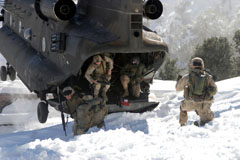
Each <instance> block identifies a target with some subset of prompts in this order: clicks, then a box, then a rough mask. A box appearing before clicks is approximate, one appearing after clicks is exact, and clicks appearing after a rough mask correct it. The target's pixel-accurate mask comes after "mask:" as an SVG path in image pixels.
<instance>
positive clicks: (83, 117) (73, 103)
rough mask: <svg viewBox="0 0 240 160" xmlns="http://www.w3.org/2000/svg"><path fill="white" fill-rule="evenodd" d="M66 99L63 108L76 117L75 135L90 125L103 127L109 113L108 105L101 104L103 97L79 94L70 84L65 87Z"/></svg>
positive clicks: (85, 130) (84, 130)
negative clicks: (94, 97) (95, 97)
mask: <svg viewBox="0 0 240 160" xmlns="http://www.w3.org/2000/svg"><path fill="white" fill-rule="evenodd" d="M63 95H64V97H65V98H66V101H64V102H63V110H64V111H66V110H67V111H68V113H69V114H70V115H71V117H72V118H73V119H74V125H73V127H72V130H73V133H74V135H81V134H84V133H86V132H87V131H88V129H89V128H90V127H93V126H97V127H98V128H101V127H102V126H104V125H105V123H104V118H105V116H106V115H107V114H108V109H107V107H106V105H104V104H101V102H102V99H101V98H97V99H93V98H92V96H90V95H81V96H79V95H78V94H77V93H76V92H75V90H74V89H73V88H72V87H70V86H68V87H65V88H64V89H63Z"/></svg>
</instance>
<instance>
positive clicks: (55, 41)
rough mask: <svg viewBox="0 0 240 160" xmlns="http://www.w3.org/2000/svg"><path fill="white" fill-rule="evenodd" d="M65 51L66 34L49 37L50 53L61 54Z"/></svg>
mask: <svg viewBox="0 0 240 160" xmlns="http://www.w3.org/2000/svg"><path fill="white" fill-rule="evenodd" d="M65 49H66V34H65V33H55V34H52V36H51V52H58V53H63V52H64V51H65Z"/></svg>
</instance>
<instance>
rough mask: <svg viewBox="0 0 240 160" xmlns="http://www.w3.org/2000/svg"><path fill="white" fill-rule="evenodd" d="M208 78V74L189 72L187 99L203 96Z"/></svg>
mask: <svg viewBox="0 0 240 160" xmlns="http://www.w3.org/2000/svg"><path fill="white" fill-rule="evenodd" d="M208 77H209V76H208V74H206V73H205V72H203V73H202V72H199V73H196V72H191V73H190V74H189V97H192V96H197V97H202V96H205V94H206V89H207V87H208ZM203 98H204V97H203Z"/></svg>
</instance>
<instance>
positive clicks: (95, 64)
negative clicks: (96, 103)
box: [85, 55, 113, 103]
mask: <svg viewBox="0 0 240 160" xmlns="http://www.w3.org/2000/svg"><path fill="white" fill-rule="evenodd" d="M112 69H113V61H112V59H111V58H109V57H107V56H104V58H102V57H101V56H100V55H97V56H94V57H93V61H92V63H91V64H90V66H89V67H88V69H87V71H86V73H85V77H86V79H87V80H88V81H89V83H90V84H92V85H93V88H94V93H93V94H94V98H97V97H98V95H99V91H100V89H102V93H101V96H102V98H103V99H104V103H106V102H107V100H108V98H107V91H108V89H109V88H110V82H109V81H110V79H111V74H112Z"/></svg>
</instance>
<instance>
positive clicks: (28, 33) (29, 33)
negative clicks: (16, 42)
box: [24, 28, 32, 40]
mask: <svg viewBox="0 0 240 160" xmlns="http://www.w3.org/2000/svg"><path fill="white" fill-rule="evenodd" d="M24 38H25V39H26V40H32V29H31V28H27V29H25V31H24Z"/></svg>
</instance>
